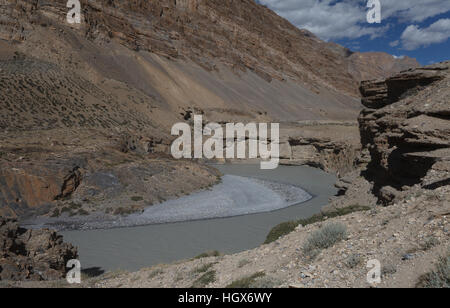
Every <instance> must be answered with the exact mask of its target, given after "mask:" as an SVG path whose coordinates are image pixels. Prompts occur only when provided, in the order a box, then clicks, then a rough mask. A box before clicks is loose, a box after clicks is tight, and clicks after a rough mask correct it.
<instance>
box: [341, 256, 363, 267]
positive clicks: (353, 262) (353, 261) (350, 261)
mask: <svg viewBox="0 0 450 308" xmlns="http://www.w3.org/2000/svg"><path fill="white" fill-rule="evenodd" d="M362 261H363V258H362V257H361V255H359V254H357V253H355V254H352V255H350V256H349V257H348V258H347V260H345V265H346V266H347V267H348V268H351V269H353V268H356V267H357V266H359V265H360V264H361V263H362Z"/></svg>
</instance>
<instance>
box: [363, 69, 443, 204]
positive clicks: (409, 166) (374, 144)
mask: <svg viewBox="0 0 450 308" xmlns="http://www.w3.org/2000/svg"><path fill="white" fill-rule="evenodd" d="M449 68H450V62H444V63H440V64H436V65H431V66H427V67H424V68H419V69H415V70H410V71H407V72H403V73H400V74H398V75H395V76H393V77H391V78H388V79H386V80H384V81H382V80H377V81H367V82H363V83H362V85H361V93H362V95H363V100H362V102H363V104H364V105H365V106H366V107H367V109H365V110H364V111H363V112H362V113H361V116H360V119H359V122H360V131H361V140H362V145H363V147H364V148H365V149H367V150H368V151H369V153H370V156H371V161H370V163H369V165H368V167H367V171H366V172H365V176H366V177H367V178H368V179H370V180H371V181H372V182H373V183H374V191H375V193H376V194H377V196H378V197H379V198H380V200H381V201H383V202H384V203H386V204H389V203H392V202H393V201H394V200H395V199H396V198H397V197H398V196H403V195H405V194H406V192H407V191H408V190H409V189H410V188H411V187H414V186H420V187H421V188H423V189H436V188H438V187H441V186H445V185H449V184H450V99H449V98H450V70H449Z"/></svg>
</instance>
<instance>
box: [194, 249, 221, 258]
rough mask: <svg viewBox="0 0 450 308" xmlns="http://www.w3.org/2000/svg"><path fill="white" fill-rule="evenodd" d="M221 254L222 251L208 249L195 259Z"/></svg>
mask: <svg viewBox="0 0 450 308" xmlns="http://www.w3.org/2000/svg"><path fill="white" fill-rule="evenodd" d="M219 256H220V252H218V251H217V250H213V251H207V252H204V253H202V254H199V255H198V256H196V257H195V258H194V259H203V258H210V257H219Z"/></svg>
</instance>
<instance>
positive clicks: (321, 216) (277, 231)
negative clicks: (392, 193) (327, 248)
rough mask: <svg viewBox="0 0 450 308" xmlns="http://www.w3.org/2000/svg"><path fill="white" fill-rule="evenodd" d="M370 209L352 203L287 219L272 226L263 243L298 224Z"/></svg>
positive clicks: (309, 223)
mask: <svg viewBox="0 0 450 308" xmlns="http://www.w3.org/2000/svg"><path fill="white" fill-rule="evenodd" d="M368 210H370V207H367V206H361V205H352V206H348V207H345V208H341V209H336V210H334V211H331V212H326V213H321V214H317V215H314V216H311V217H309V218H306V219H300V220H297V221H289V222H284V223H281V224H279V225H278V226H276V227H274V228H273V229H272V230H271V231H270V232H269V234H268V235H267V238H266V241H265V242H264V244H270V243H272V242H275V241H276V240H278V239H279V238H281V237H283V236H285V235H287V234H289V233H291V232H293V231H294V230H295V228H297V227H298V226H299V225H302V226H303V227H305V226H307V225H311V224H314V223H316V222H322V221H325V220H326V219H328V218H335V217H340V216H345V215H348V214H351V213H354V212H362V211H368Z"/></svg>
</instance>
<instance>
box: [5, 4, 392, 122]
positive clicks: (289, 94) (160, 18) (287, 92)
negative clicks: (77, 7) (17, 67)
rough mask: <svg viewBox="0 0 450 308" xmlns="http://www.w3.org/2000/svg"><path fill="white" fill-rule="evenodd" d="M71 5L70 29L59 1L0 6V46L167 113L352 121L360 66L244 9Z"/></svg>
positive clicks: (275, 19) (261, 11)
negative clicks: (111, 84) (118, 87)
mask: <svg viewBox="0 0 450 308" xmlns="http://www.w3.org/2000/svg"><path fill="white" fill-rule="evenodd" d="M81 2H82V8H83V20H82V23H81V24H80V25H76V26H73V27H71V26H69V24H67V23H66V21H65V16H66V14H67V10H68V9H67V8H66V6H65V4H66V1H63V0H57V1H53V2H51V3H49V2H42V1H37V0H34V1H21V0H18V1H12V0H3V1H2V2H0V11H1V13H2V16H4V18H3V19H2V20H1V21H0V25H1V27H0V38H2V39H4V40H6V41H7V42H8V44H12V43H14V47H15V48H17V49H19V50H20V51H22V52H23V53H25V54H26V55H27V56H32V57H34V58H38V59H40V60H42V61H45V62H53V63H55V64H57V65H58V66H60V68H61V69H67V70H70V72H69V74H71V73H75V72H77V73H79V74H80V75H82V76H83V77H85V78H87V79H89V80H91V81H92V82H94V83H98V82H102V81H105V80H110V79H114V80H116V81H120V82H123V83H126V84H127V85H129V86H131V87H132V88H135V89H138V90H140V91H142V92H144V93H145V94H146V95H148V96H149V100H156V101H159V102H160V103H161V104H162V105H163V106H164V107H165V108H166V109H168V110H169V111H170V112H171V113H176V114H179V113H182V112H184V109H187V108H193V107H197V108H198V109H201V110H202V111H204V112H205V113H206V114H210V115H211V118H212V119H216V118H218V117H219V116H220V117H222V118H221V119H220V120H226V119H223V118H226V117H227V116H228V117H229V118H236V116H237V115H241V117H244V118H246V117H247V118H254V117H255V116H256V115H258V114H261V113H265V112H268V113H269V115H270V116H271V117H273V118H276V119H280V120H299V119H353V118H355V115H356V114H357V112H358V111H359V109H360V105H359V103H358V101H357V100H356V99H354V98H353V97H355V96H357V94H358V93H357V87H358V82H359V81H360V80H359V78H360V76H358V73H359V71H360V70H361V71H364V70H365V69H366V68H364V65H363V63H362V64H359V65H356V66H353V68H351V69H350V70H349V67H350V66H351V63H353V61H352V60H351V58H348V56H349V55H350V54H351V53H349V52H348V51H347V52H343V50H342V47H340V46H338V47H336V46H335V45H333V44H329V43H325V42H322V41H320V40H319V39H318V38H316V37H315V36H314V35H312V34H311V33H309V32H307V31H303V30H299V29H297V28H295V27H294V26H293V25H291V24H290V23H289V22H287V21H286V20H284V19H282V18H281V17H279V16H277V15H276V14H275V13H273V12H272V11H270V10H269V9H267V8H264V7H262V6H260V5H258V4H256V3H254V1H251V0H246V1H201V0H186V1H167V0H165V1H117V0H116V1H81ZM386 56H387V55H386ZM389 57H390V56H387V58H389ZM391 60H392V63H394V62H395V59H394V58H392V59H391ZM387 66H389V67H388V69H387V71H389V72H391V71H392V67H390V66H393V64H392V65H387ZM354 67H356V68H357V69H356V72H355V68H354ZM373 73H374V75H373V76H371V77H372V78H376V77H384V76H385V74H386V71H384V70H383V69H380V71H373ZM361 75H363V77H369V76H368V74H361ZM217 113H219V114H220V115H219V116H218V115H217Z"/></svg>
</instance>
